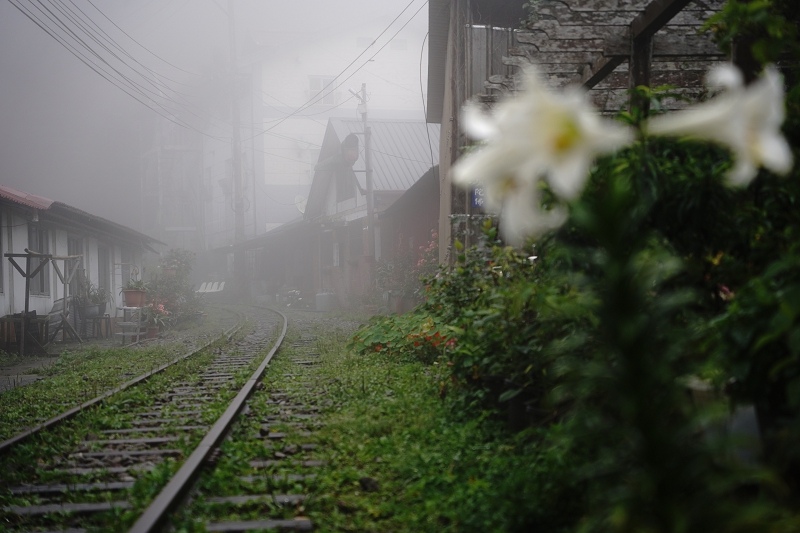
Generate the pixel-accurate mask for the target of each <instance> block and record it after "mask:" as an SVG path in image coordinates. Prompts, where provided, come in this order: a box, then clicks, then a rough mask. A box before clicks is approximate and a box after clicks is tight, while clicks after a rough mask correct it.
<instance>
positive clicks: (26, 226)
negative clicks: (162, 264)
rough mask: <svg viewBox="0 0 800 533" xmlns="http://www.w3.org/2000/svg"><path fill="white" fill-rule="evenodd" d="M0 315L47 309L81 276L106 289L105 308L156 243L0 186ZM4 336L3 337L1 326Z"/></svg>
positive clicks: (45, 311)
mask: <svg viewBox="0 0 800 533" xmlns="http://www.w3.org/2000/svg"><path fill="white" fill-rule="evenodd" d="M0 222H2V231H0V248H2V250H3V261H2V268H0V311H1V312H0V316H9V315H14V314H20V313H24V312H26V311H27V312H29V313H34V312H35V313H36V314H37V315H38V316H42V315H48V314H50V313H51V311H52V310H53V309H54V308H57V307H58V306H59V305H60V304H61V303H63V300H62V301H61V302H59V301H60V300H61V299H63V298H64V293H65V291H66V292H67V294H68V296H70V295H74V294H75V293H76V290H77V281H78V279H85V280H88V281H89V282H91V283H92V285H94V286H95V287H99V288H102V289H105V292H106V293H107V294H108V295H109V302H108V306H107V310H106V313H109V314H110V315H111V317H113V316H114V314H115V310H116V307H118V306H121V305H122V301H121V297H120V296H119V293H120V290H121V289H122V287H123V286H124V285H125V284H126V283H127V281H128V280H129V279H131V278H132V277H134V278H135V277H137V276H138V277H141V276H144V274H145V273H144V272H142V270H141V265H142V258H143V255H144V254H145V253H146V252H148V251H152V252H155V250H153V248H152V246H153V245H156V244H161V243H159V241H157V240H155V239H152V238H150V237H148V236H147V235H144V234H142V233H139V232H138V231H135V230H133V229H130V228H127V227H125V226H122V225H120V224H117V223H115V222H112V221H110V220H107V219H104V218H100V217H97V216H95V215H92V214H91V213H87V212H85V211H82V210H80V209H77V208H74V207H72V206H69V205H67V204H64V203H61V202H58V201H53V200H50V199H48V198H44V197H42V196H37V195H34V194H28V193H25V192H22V191H19V190H16V189H12V188H11V187H6V186H0ZM5 333H6V335H5V336H4V339H3V340H8V335H7V333H8V332H5Z"/></svg>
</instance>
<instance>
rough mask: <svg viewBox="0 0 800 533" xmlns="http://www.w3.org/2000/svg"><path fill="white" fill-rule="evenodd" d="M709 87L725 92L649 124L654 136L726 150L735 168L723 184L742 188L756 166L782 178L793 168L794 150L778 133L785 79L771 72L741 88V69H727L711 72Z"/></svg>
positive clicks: (658, 118) (782, 115)
mask: <svg viewBox="0 0 800 533" xmlns="http://www.w3.org/2000/svg"><path fill="white" fill-rule="evenodd" d="M708 84H709V85H712V84H713V85H720V86H723V87H725V88H726V90H725V91H724V92H723V93H722V94H720V95H719V96H717V97H715V98H713V99H712V100H709V101H708V102H706V103H703V104H699V105H697V106H694V107H691V108H689V109H686V110H684V111H680V112H676V113H672V114H669V115H663V116H659V117H655V118H653V119H651V120H650V121H649V124H648V132H649V133H650V134H653V135H670V136H689V137H695V138H698V139H701V140H707V141H711V142H714V143H717V144H719V145H721V146H724V147H726V148H728V149H729V150H730V151H731V152H732V154H733V157H734V161H735V162H734V166H733V168H732V169H731V171H730V172H729V173H728V176H727V179H728V182H729V183H730V184H731V185H734V186H746V185H747V184H749V183H750V182H751V181H752V180H753V178H755V177H756V174H757V173H758V169H759V167H765V168H767V169H769V170H771V171H772V172H774V173H776V174H780V175H785V174H787V173H788V172H789V171H790V170H791V169H792V164H793V157H792V150H791V148H790V147H789V144H788V143H787V142H786V139H785V138H784V137H783V134H782V133H781V125H782V124H783V120H784V117H785V109H784V92H783V78H782V76H781V75H780V73H779V72H778V71H777V70H776V69H775V68H774V67H768V68H767V69H766V70H765V71H764V74H763V76H761V78H759V79H758V80H756V81H755V82H753V83H752V84H750V85H749V86H747V87H745V86H744V82H743V79H742V76H741V73H740V72H739V70H738V69H737V68H736V67H734V66H733V65H725V66H723V67H718V68H717V69H715V70H713V71H712V72H711V73H710V74H709V77H708Z"/></svg>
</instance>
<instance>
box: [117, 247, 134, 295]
mask: <svg viewBox="0 0 800 533" xmlns="http://www.w3.org/2000/svg"><path fill="white" fill-rule="evenodd" d="M120 260H121V262H122V264H121V265H120V274H121V276H122V286H123V287H124V286H125V285H127V284H128V282H129V281H130V279H131V269H132V267H133V254H132V253H131V251H130V250H128V249H127V248H123V249H122V252H121V256H120Z"/></svg>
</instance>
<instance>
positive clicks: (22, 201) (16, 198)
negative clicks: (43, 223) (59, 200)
mask: <svg viewBox="0 0 800 533" xmlns="http://www.w3.org/2000/svg"><path fill="white" fill-rule="evenodd" d="M0 198H3V199H4V200H9V201H11V202H14V203H17V204H19V205H23V206H25V207H30V208H31V209H42V210H45V209H50V206H51V205H52V204H53V200H50V199H49V198H45V197H44V196H38V195H36V194H30V193H27V192H22V191H18V190H17V189H14V188H11V187H8V186H6V185H0Z"/></svg>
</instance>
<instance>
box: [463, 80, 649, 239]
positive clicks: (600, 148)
mask: <svg viewBox="0 0 800 533" xmlns="http://www.w3.org/2000/svg"><path fill="white" fill-rule="evenodd" d="M524 74H525V85H524V87H525V91H524V92H521V93H518V94H517V95H516V96H514V97H510V98H507V99H506V100H504V101H502V102H500V103H498V104H497V105H496V106H495V107H494V109H493V110H492V112H491V114H486V113H484V112H483V111H482V110H480V109H479V108H478V107H477V106H476V105H474V104H468V105H467V106H465V108H464V109H463V111H462V124H463V128H464V131H465V132H466V133H467V135H469V136H470V137H472V138H474V139H477V140H481V141H484V143H485V144H484V146H482V147H480V148H478V149H477V150H475V151H474V152H471V153H469V154H467V155H465V156H463V157H461V158H460V159H459V160H458V161H457V162H456V164H455V166H454V167H453V181H454V182H455V183H457V184H460V185H479V186H482V187H483V189H484V194H485V198H486V201H487V206H486V207H487V208H488V209H489V210H495V211H498V210H502V213H501V216H502V223H501V228H505V229H504V230H503V231H504V233H505V232H508V236H509V237H511V238H512V239H515V240H518V239H519V238H520V237H521V236H523V235H524V234H532V235H536V234H538V233H541V232H542V231H545V230H548V229H551V228H554V227H557V226H558V225H560V224H562V223H563V222H564V220H565V219H566V215H565V213H564V211H563V210H562V209H555V210H553V211H542V209H541V207H540V201H539V199H540V194H539V190H538V187H539V182H540V181H542V180H544V181H546V182H547V183H548V184H549V185H550V188H551V190H552V191H553V192H554V193H555V194H556V196H558V197H559V198H561V199H563V200H572V199H574V198H576V197H578V196H579V195H580V193H581V192H582V191H583V188H584V186H585V184H586V180H587V178H588V175H589V170H590V169H591V166H592V164H593V162H594V159H595V158H596V157H597V156H598V155H600V154H603V153H607V152H613V151H615V150H617V149H619V148H621V147H623V146H625V145H626V144H628V143H629V142H631V141H632V140H633V134H632V133H631V131H630V129H628V128H626V127H624V126H622V125H620V124H618V123H616V122H612V121H610V120H604V119H601V118H600V117H599V116H598V115H597V113H596V112H595V110H594V108H593V107H592V106H591V105H590V104H589V103H587V101H586V93H585V91H584V90H582V89H579V88H568V89H566V90H563V91H561V92H560V93H553V92H551V91H550V90H548V88H547V87H545V86H544V84H543V83H542V82H541V80H540V79H539V76H538V73H537V71H536V69H535V68H534V67H533V66H531V67H529V68H527V69H526V70H525V72H524ZM521 192H524V193H525V194H521ZM525 202H527V203H528V206H527V207H523V205H522V204H523V203H525ZM532 202H535V203H533V204H532ZM521 217H525V218H526V220H523V219H522V218H521Z"/></svg>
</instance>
